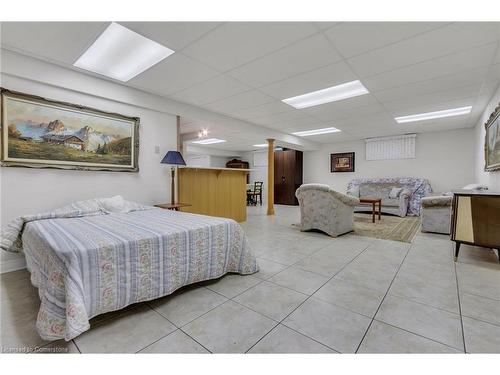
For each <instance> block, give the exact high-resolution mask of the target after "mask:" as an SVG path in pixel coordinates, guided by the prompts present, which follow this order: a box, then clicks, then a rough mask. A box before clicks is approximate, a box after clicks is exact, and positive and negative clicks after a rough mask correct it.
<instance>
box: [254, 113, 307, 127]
mask: <svg viewBox="0 0 500 375" xmlns="http://www.w3.org/2000/svg"><path fill="white" fill-rule="evenodd" d="M301 118H302V119H304V118H307V119H308V118H310V116H309V115H307V114H306V113H303V112H301V111H298V110H296V109H294V110H292V111H288V112H282V113H277V114H273V115H266V116H262V117H257V118H254V119H252V121H253V122H255V123H257V124H261V125H272V124H276V123H283V122H285V121H292V120H296V119H301Z"/></svg>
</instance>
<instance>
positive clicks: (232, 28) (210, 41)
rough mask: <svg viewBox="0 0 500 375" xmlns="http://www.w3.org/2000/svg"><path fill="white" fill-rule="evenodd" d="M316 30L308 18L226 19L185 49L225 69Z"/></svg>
mask: <svg viewBox="0 0 500 375" xmlns="http://www.w3.org/2000/svg"><path fill="white" fill-rule="evenodd" d="M317 31H318V30H317V29H316V28H315V27H314V26H313V25H312V24H311V23H308V22H228V23H225V24H223V25H221V26H220V27H218V28H217V29H215V30H213V31H212V32H210V33H209V34H207V35H205V36H204V37H202V38H201V39H200V40H198V41H196V42H194V43H193V44H192V45H190V46H188V47H187V48H186V49H185V50H184V52H185V53H186V54H187V55H189V56H192V57H193V58H195V59H197V60H199V61H202V62H204V63H206V64H208V65H210V66H212V67H213V68H216V69H218V70H220V71H227V70H229V69H232V68H234V67H237V66H239V65H242V64H244V63H246V62H249V61H251V60H254V59H256V58H258V57H261V56H264V55H266V54H268V53H270V52H273V51H275V50H277V49H279V48H282V47H284V46H286V45H288V44H290V43H293V42H295V41H297V40H299V39H302V38H304V37H306V36H308V35H311V34H314V33H316V32H317Z"/></svg>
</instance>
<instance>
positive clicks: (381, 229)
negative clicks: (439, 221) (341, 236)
mask: <svg viewBox="0 0 500 375" xmlns="http://www.w3.org/2000/svg"><path fill="white" fill-rule="evenodd" d="M419 227H420V217H418V216H406V217H399V216H392V215H382V217H381V219H380V220H378V219H377V218H375V223H372V215H371V212H370V213H369V214H362V213H355V214H354V233H355V234H357V235H358V236H364V237H374V238H381V239H384V240H392V241H400V242H408V243H409V242H411V241H412V240H413V237H415V234H416V233H417V231H418V228H419Z"/></svg>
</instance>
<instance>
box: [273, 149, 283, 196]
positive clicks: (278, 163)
mask: <svg viewBox="0 0 500 375" xmlns="http://www.w3.org/2000/svg"><path fill="white" fill-rule="evenodd" d="M284 160H285V154H284V151H274V203H276V204H283V191H284V190H283V178H284Z"/></svg>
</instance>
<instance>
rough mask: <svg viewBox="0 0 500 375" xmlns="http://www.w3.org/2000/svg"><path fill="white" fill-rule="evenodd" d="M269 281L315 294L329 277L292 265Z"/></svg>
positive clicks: (301, 291)
mask: <svg viewBox="0 0 500 375" xmlns="http://www.w3.org/2000/svg"><path fill="white" fill-rule="evenodd" d="M269 281H271V282H273V283H275V284H278V285H281V286H284V287H286V288H290V289H293V290H296V291H297V292H300V293H305V294H309V295H311V294H313V293H314V292H315V291H316V290H318V289H319V288H320V287H321V286H322V285H323V284H324V283H325V282H327V281H328V278H327V277H325V276H321V275H318V274H315V273H312V272H309V271H304V270H301V269H299V268H295V267H290V268H287V269H286V270H284V271H282V272H280V273H278V274H276V275H274V276H273V277H271V278H270V279H269Z"/></svg>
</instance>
